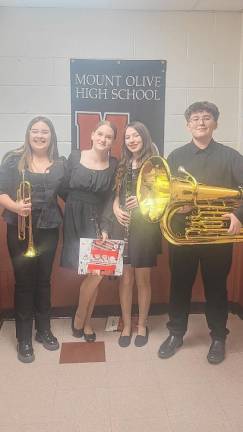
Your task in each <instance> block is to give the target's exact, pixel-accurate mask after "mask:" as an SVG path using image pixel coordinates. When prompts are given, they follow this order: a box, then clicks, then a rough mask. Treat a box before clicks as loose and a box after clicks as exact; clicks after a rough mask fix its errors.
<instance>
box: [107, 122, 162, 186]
mask: <svg viewBox="0 0 243 432" xmlns="http://www.w3.org/2000/svg"><path fill="white" fill-rule="evenodd" d="M129 127H131V128H133V129H135V130H136V131H137V133H138V134H139V135H140V137H141V139H142V142H143V146H142V148H141V150H140V152H139V155H138V158H137V165H138V168H140V167H141V166H142V164H143V162H144V161H145V160H146V159H148V158H149V157H150V156H152V155H154V154H157V153H158V150H157V147H156V146H155V145H154V143H153V142H152V138H151V135H150V133H149V130H148V128H147V127H146V126H145V125H144V124H143V123H141V122H139V121H134V122H132V123H129V124H128V125H127V126H126V129H125V133H124V141H123V144H122V152H121V160H120V163H119V165H118V169H117V174H116V181H115V189H118V190H119V189H120V187H121V183H122V179H123V178H124V176H125V174H126V173H127V171H129V169H130V167H131V162H132V152H130V150H129V149H128V148H127V146H126V144H125V134H126V131H127V129H128V128H129Z"/></svg>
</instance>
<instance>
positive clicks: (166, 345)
mask: <svg viewBox="0 0 243 432" xmlns="http://www.w3.org/2000/svg"><path fill="white" fill-rule="evenodd" d="M182 344H183V337H182V336H175V335H170V336H168V338H167V339H166V340H165V341H164V342H163V343H162V345H160V347H159V352H158V355H159V357H160V358H163V359H167V358H169V357H171V356H173V355H174V354H175V353H176V351H177V349H178V348H179V347H180V346H182Z"/></svg>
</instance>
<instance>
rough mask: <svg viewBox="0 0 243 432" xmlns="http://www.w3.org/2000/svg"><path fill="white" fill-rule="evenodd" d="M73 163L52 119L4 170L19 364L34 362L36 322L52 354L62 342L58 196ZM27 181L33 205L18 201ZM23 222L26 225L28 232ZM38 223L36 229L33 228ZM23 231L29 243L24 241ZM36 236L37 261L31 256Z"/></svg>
mask: <svg viewBox="0 0 243 432" xmlns="http://www.w3.org/2000/svg"><path fill="white" fill-rule="evenodd" d="M66 175H67V161H66V159H65V158H60V157H59V156H58V150H57V137H56V132H55V129H54V127H53V124H52V123H51V121H50V120H49V119H48V118H46V117H42V116H39V117H35V118H34V119H33V120H31V122H30V123H29V125H28V127H27V130H26V135H25V143H24V145H23V146H22V147H21V148H19V149H16V150H13V151H11V152H9V153H7V154H6V155H5V156H4V158H3V162H2V164H1V167H0V204H1V205H2V206H3V207H4V208H5V210H4V212H3V218H4V220H5V221H6V222H7V244H8V250H9V254H10V258H11V261H12V265H13V268H14V274H15V297H14V303H15V318H16V320H15V323H16V337H17V340H18V345H17V351H18V359H19V360H20V361H22V362H24V363H30V362H32V361H33V360H34V352H33V347H32V323H33V316H34V317H35V327H36V331H37V332H36V340H37V341H38V342H40V343H42V344H43V346H44V347H45V348H46V349H48V350H56V349H58V348H59V343H58V341H57V339H56V337H55V336H53V334H52V332H51V330H50V310H51V302H50V277H51V271H52V263H53V260H54V256H55V251H56V247H57V242H58V236H59V225H60V224H61V222H62V215H61V211H60V209H59V207H58V204H57V195H63V193H64V190H65V187H66V186H65V182H66ZM23 180H25V181H28V182H29V183H30V186H31V191H30V195H31V202H30V200H29V199H28V200H23V199H21V197H17V189H18V188H19V186H20V183H21V182H23ZM19 219H20V220H21V221H22V222H23V221H26V229H24V227H23V226H22V223H20V221H19ZM31 221H32V229H30V230H28V224H29V222H31ZM18 227H19V228H21V227H22V228H21V231H22V233H23V235H25V239H24V240H21V239H19V230H18ZM31 232H32V234H33V243H34V247H35V249H36V256H33V257H28V256H26V255H25V252H26V249H27V248H28V244H29V235H30V237H31Z"/></svg>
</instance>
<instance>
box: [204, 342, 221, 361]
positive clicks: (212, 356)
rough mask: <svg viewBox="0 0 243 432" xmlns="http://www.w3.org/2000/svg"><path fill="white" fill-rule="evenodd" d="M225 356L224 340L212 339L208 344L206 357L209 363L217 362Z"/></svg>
mask: <svg viewBox="0 0 243 432" xmlns="http://www.w3.org/2000/svg"><path fill="white" fill-rule="evenodd" d="M224 358H225V341H224V340H219V339H214V340H213V342H212V343H211V345H210V348H209V351H208V355H207V359H208V362H209V363H211V364H219V363H221V362H222V361H223V360H224Z"/></svg>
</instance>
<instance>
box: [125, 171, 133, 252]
mask: <svg viewBox="0 0 243 432" xmlns="http://www.w3.org/2000/svg"><path fill="white" fill-rule="evenodd" d="M131 195H132V162H130V163H129V166H128V169H127V173H126V179H125V206H124V210H126V212H128V213H129V216H130V219H129V222H128V223H127V224H126V225H125V227H124V238H123V239H124V250H123V258H128V242H129V234H130V223H131V217H132V211H131V210H129V209H127V208H126V200H127V198H129V197H130V196H131Z"/></svg>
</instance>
